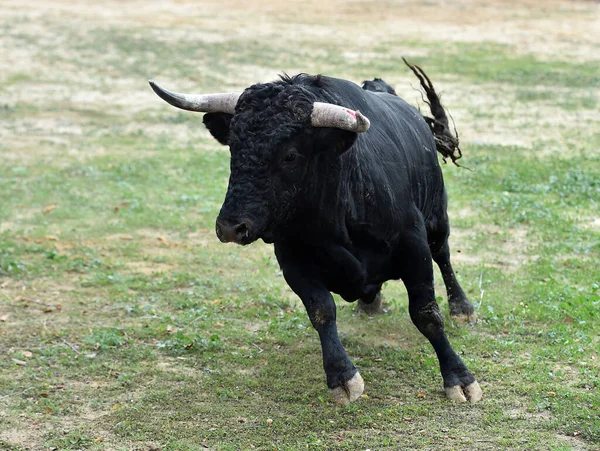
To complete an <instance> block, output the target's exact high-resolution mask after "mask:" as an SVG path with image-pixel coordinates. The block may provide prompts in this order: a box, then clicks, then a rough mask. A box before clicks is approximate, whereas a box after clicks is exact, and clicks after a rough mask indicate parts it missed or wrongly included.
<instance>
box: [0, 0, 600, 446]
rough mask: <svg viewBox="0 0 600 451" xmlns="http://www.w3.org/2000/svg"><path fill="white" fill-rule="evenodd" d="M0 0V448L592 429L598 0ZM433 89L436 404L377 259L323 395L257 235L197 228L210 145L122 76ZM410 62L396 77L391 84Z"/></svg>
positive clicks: (598, 301)
mask: <svg viewBox="0 0 600 451" xmlns="http://www.w3.org/2000/svg"><path fill="white" fill-rule="evenodd" d="M539 3H540V2H533V1H528V0H515V1H512V2H506V1H500V0H494V1H491V2H477V1H475V0H456V1H442V0H430V1H416V0H414V1H409V0H406V1H382V2H373V1H345V0H334V1H331V2H323V1H320V2H318V1H315V0H305V1H302V2H260V1H258V0H249V1H244V2H242V1H237V0H221V1H219V2H216V1H212V0H211V1H209V0H207V1H202V2H194V1H191V0H190V1H188V0H179V1H175V0H173V1H164V2H163V1H147V0H146V1H141V0H132V1H127V2H117V1H103V2H87V1H66V0H56V1H52V2H51V1H33V0H21V1H16V0H6V1H3V2H2V5H1V6H0V51H1V53H2V58H1V59H0V69H1V70H0V199H1V207H0V449H8V450H50V449H53V450H66V449H70V450H78V449H90V450H132V449H135V450H147V451H150V450H155V451H156V450H182V451H183V450H201V449H207V448H208V449H214V450H238V449H263V450H297V449H327V450H328V449H340V450H341V449H345V450H366V449H371V450H396V449H444V450H446V449H449V450H464V449H474V450H496V449H532V450H533V449H536V450H537V449H539V450H571V449H574V450H594V449H600V352H599V350H600V320H599V315H598V312H599V311H600V269H599V268H598V263H599V261H600V176H599V174H600V112H599V111H600V52H599V51H598V49H600V35H599V34H598V33H593V30H594V29H595V30H598V29H599V28H600V8H598V5H597V4H596V3H595V2H591V1H562V2H561V1H554V0H551V1H548V2H543V5H541V6H540V4H539ZM402 56H406V57H407V58H408V59H409V60H410V61H412V62H415V63H417V64H420V65H421V66H422V67H423V68H424V69H425V71H426V72H427V73H428V74H429V75H430V76H431V78H432V79H433V82H434V84H435V85H436V87H437V88H439V90H440V91H442V93H443V100H444V101H445V103H446V106H447V107H448V108H449V109H450V112H451V114H452V116H453V117H454V120H455V122H456V126H457V128H458V130H459V132H460V133H461V139H462V143H463V152H464V159H463V160H461V161H462V163H463V164H464V165H465V166H467V167H469V168H471V169H473V171H469V170H466V169H460V168H457V167H454V166H452V165H446V166H444V168H443V169H444V175H445V178H446V184H447V188H448V191H449V196H450V207H449V213H450V217H451V221H452V225H453V232H452V237H451V246H452V250H453V260H454V262H455V268H456V269H457V270H458V277H459V280H460V281H461V283H462V285H463V287H464V288H465V290H466V291H467V293H468V295H469V296H470V298H471V300H472V301H473V302H474V303H475V305H476V308H477V312H478V315H479V322H478V323H477V324H476V325H474V326H463V327H461V326H459V325H457V324H454V323H453V322H452V320H451V319H450V317H449V315H448V305H447V302H446V299H445V296H442V295H443V294H444V290H443V287H442V285H441V277H439V273H436V279H439V281H438V282H437V292H438V296H439V298H438V300H439V302H440V305H441V309H442V311H443V312H444V316H445V320H446V324H447V331H448V334H449V337H450V340H451V342H452V343H453V345H454V348H455V349H456V350H457V352H459V353H460V354H461V355H462V358H463V359H464V360H465V362H466V364H467V365H468V367H469V368H470V369H471V371H472V372H473V373H474V374H475V376H476V377H477V378H478V380H479V381H480V383H481V386H482V388H483V390H484V399H483V400H482V401H481V402H480V403H479V404H476V405H474V406H470V405H457V404H453V403H451V402H449V401H447V400H446V399H445V397H444V394H443V390H442V380H441V377H440V375H439V370H438V364H437V360H436V358H435V355H434V353H433V351H432V349H431V347H430V345H429V343H428V342H427V341H426V340H425V338H424V337H422V336H421V335H420V333H419V332H418V331H417V330H416V328H415V327H414V326H413V325H412V323H411V321H410V318H409V315H408V309H407V299H406V293H405V291H404V288H403V287H402V284H401V283H399V282H389V283H387V284H386V285H385V287H384V296H385V300H386V304H387V313H386V314H383V315H380V316H376V317H368V316H362V315H357V314H356V313H355V310H354V308H355V307H354V305H353V304H346V303H344V302H343V301H341V300H340V301H338V302H337V305H338V327H339V329H340V334H341V338H342V341H343V342H344V344H345V346H346V347H347V350H348V353H349V355H350V357H351V358H352V359H353V360H354V361H355V363H356V364H357V366H358V367H359V368H360V371H361V374H362V376H363V377H364V379H365V382H366V389H365V395H364V396H363V397H361V398H360V399H359V400H358V401H357V402H356V403H354V404H352V405H350V406H348V407H345V408H338V407H336V406H335V405H334V404H333V403H332V401H331V399H330V397H329V394H328V391H327V387H326V385H325V378H324V373H323V370H322V367H321V353H320V345H319V341H318V337H317V334H316V333H315V332H314V331H313V329H312V327H311V325H310V322H309V320H308V318H307V315H306V313H305V311H304V308H303V307H302V305H301V303H300V302H299V300H298V299H297V298H296V297H295V296H294V295H293V293H292V292H291V291H290V290H289V288H288V287H287V286H286V284H285V282H284V280H283V278H282V276H281V273H280V272H279V268H278V266H277V263H276V261H275V259H274V256H273V252H272V248H271V246H267V245H265V244H262V243H256V244H254V245H252V246H249V247H246V248H241V247H236V246H233V245H224V244H221V243H220V242H219V241H218V239H217V238H216V236H215V234H214V221H215V218H216V215H217V213H218V210H219V208H220V204H221V202H222V200H223V198H224V195H225V190H226V187H227V180H228V175H229V174H228V167H229V166H228V164H229V162H228V158H229V157H228V152H227V150H226V149H225V148H222V147H220V146H219V145H218V144H217V143H216V141H214V140H212V138H211V137H210V136H209V134H208V132H207V131H206V130H205V129H204V128H203V126H202V123H201V119H202V116H201V115H199V114H192V113H185V112H183V111H179V110H175V109H174V108H171V107H169V106H168V105H166V104H165V103H164V102H162V101H161V100H160V99H159V98H158V97H156V96H155V95H154V94H153V93H152V91H151V90H150V88H149V87H148V85H147V83H146V80H147V79H148V78H151V77H153V78H155V79H156V80H157V81H158V82H160V83H161V84H164V86H166V87H169V88H172V89H176V90H180V91H192V92H193V91H196V92H210V91H228V90H235V89H242V88H244V87H246V86H249V85H250V84H252V83H255V82H258V81H268V80H272V79H274V78H275V77H276V76H277V74H278V73H280V72H281V71H286V72H287V73H289V74H294V73H297V72H301V71H303V72H309V73H325V74H328V75H332V76H337V77H341V78H348V79H351V80H354V81H356V82H360V81H362V80H364V79H367V78H373V77H374V76H378V77H383V78H384V79H385V80H386V81H388V82H389V83H390V84H392V85H395V87H396V90H397V91H398V93H399V94H400V95H401V96H402V97H404V98H406V99H407V100H409V101H410V102H412V103H413V104H417V102H419V103H421V104H422V102H421V100H420V96H419V94H418V93H417V92H416V91H415V90H414V89H413V87H412V86H416V85H417V82H416V80H415V79H414V76H413V75H412V74H411V73H410V72H409V71H408V69H407V68H406V67H405V66H404V65H403V63H402V60H401V57H402ZM411 85H412V86H411Z"/></svg>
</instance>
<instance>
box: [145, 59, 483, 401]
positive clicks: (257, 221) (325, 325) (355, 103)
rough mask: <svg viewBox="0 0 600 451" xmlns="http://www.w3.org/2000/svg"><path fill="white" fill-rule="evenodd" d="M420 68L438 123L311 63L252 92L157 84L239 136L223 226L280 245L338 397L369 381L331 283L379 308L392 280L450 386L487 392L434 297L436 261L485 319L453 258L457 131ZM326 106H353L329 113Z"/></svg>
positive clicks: (455, 294)
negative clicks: (449, 194)
mask: <svg viewBox="0 0 600 451" xmlns="http://www.w3.org/2000/svg"><path fill="white" fill-rule="evenodd" d="M411 69H413V71H415V68H414V67H412V66H411ZM415 74H416V75H417V76H419V78H420V80H421V84H422V86H423V87H424V89H425V91H426V92H427V95H428V98H429V103H430V104H431V109H432V113H433V114H434V116H435V118H436V119H439V120H436V119H431V118H426V119H428V122H429V125H428V122H426V120H425V119H424V117H423V116H422V115H421V114H420V113H419V111H417V110H416V109H415V108H414V107H412V106H411V105H409V104H408V103H406V102H405V101H404V100H402V99H401V98H399V97H397V96H396V95H394V94H393V92H394V91H393V89H392V88H391V87H389V89H387V88H386V87H387V86H388V85H386V84H385V82H383V81H381V80H378V79H377V80H376V82H377V83H376V88H377V89H374V88H371V86H373V85H372V84H371V85H370V84H368V83H367V84H366V85H365V89H361V88H360V87H359V86H357V85H356V84H354V83H351V82H349V81H346V80H340V79H335V78H329V77H325V76H310V75H306V74H300V75H297V76H295V77H287V76H286V77H282V79H281V80H279V81H276V82H272V83H264V84H257V85H253V86H251V87H249V88H248V89H246V90H245V91H244V92H243V93H241V94H236V93H230V94H222V95H209V96H198V95H187V94H177V93H173V92H170V91H167V90H164V89H163V88H160V87H159V86H158V85H156V84H154V83H153V82H151V85H152V87H153V89H154V90H155V92H156V93H157V94H158V95H160V96H161V97H162V98H163V99H165V100H166V101H168V102H169V103H171V104H173V105H175V106H177V107H179V108H183V109H188V110H192V111H203V112H208V114H206V115H205V116H204V123H205V124H206V126H207V127H208V129H209V130H210V132H211V133H212V134H213V136H214V137H215V138H216V139H217V140H218V141H219V142H221V143H222V144H225V145H228V146H229V147H230V151H231V176H230V179H229V187H228V190H227V195H226V197H225V201H224V203H223V206H222V208H221V212H220V214H219V217H218V219H217V226H216V230H217V235H218V237H219V239H220V240H221V241H224V242H226V241H233V242H236V243H238V244H249V243H251V242H253V241H255V240H257V239H259V238H260V239H263V240H264V241H265V242H269V243H271V242H272V243H273V244H274V248H275V255H276V257H277V261H278V262H279V265H280V267H281V269H282V271H283V275H284V277H285V280H286V281H287V283H288V284H289V286H290V287H291V288H292V290H293V291H294V292H295V293H296V294H297V295H298V296H299V297H300V299H301V300H302V302H303V304H304V306H305V307H306V310H307V312H308V316H309V318H310V321H311V322H312V325H313V326H314V328H315V329H316V331H317V332H318V334H319V338H320V340H321V347H322V351H323V367H324V369H325V374H326V376H327V385H328V387H329V388H330V390H331V391H332V394H333V397H334V399H335V401H336V402H337V403H339V404H346V403H348V402H352V401H354V400H355V399H357V398H358V397H359V396H360V395H361V393H362V392H363V388H364V382H363V379H362V377H361V376H360V374H359V372H358V370H357V368H356V367H355V366H354V364H353V363H352V361H351V360H350V358H349V357H348V355H347V353H346V350H345V349H344V346H343V345H342V343H341V342H340V339H339V337H338V332H337V326H336V306H335V302H334V300H333V297H332V295H331V292H334V293H338V294H339V295H341V296H342V298H344V299H345V300H346V301H350V302H352V301H356V300H358V301H359V306H360V307H362V308H363V309H364V310H367V311H375V310H377V308H378V306H379V304H380V302H381V297H380V290H381V286H382V284H383V283H384V282H385V281H387V280H390V279H401V280H402V281H403V282H404V284H405V286H406V290H407V292H408V297H409V312H410V317H411V319H412V321H413V323H414V324H415V326H416V327H417V328H418V329H419V331H421V333H422V334H423V335H425V337H426V338H427V339H428V340H429V342H430V343H431V345H432V346H433V348H434V350H435V352H436V354H437V357H438V360H439V363H440V370H441V373H442V377H443V380H444V388H445V390H446V394H447V396H448V397H449V398H450V399H453V400H456V401H467V400H469V401H470V402H472V403H474V402H477V401H478V400H479V399H481V396H482V392H481V389H480V387H479V384H478V383H477V381H476V380H475V378H474V377H473V375H472V374H471V373H470V372H469V371H468V369H467V367H466V366H465V364H464V363H463V361H462V360H461V359H460V357H459V356H458V355H457V354H456V352H455V351H454V350H453V349H452V347H451V345H450V343H449V342H448V339H447V337H446V334H445V332H444V324H443V320H442V315H441V314H440V311H439V308H438V305H437V302H436V298H435V293H434V284H433V268H432V260H433V261H435V262H436V263H437V264H438V266H439V268H440V270H441V272H442V275H443V279H444V283H445V285H446V289H447V294H448V301H449V305H450V313H451V314H452V315H453V316H463V317H467V318H469V319H473V318H474V311H473V307H472V305H471V303H470V302H469V300H468V299H467V297H466V295H465V294H464V292H463V290H462V289H461V287H460V285H459V284H458V282H457V280H456V278H455V275H454V271H453V269H452V266H451V264H450V252H449V248H448V236H449V233H450V228H449V222H448V215H447V208H446V207H447V198H446V190H445V188H444V182H443V178H442V172H441V168H440V165H439V162H438V156H437V153H436V143H437V144H438V148H439V145H440V142H441V140H443V138H444V137H443V136H440V135H437V134H436V127H437V129H438V130H439V129H440V128H446V129H447V119H446V117H445V114H444V113H443V109H442V108H441V105H440V104H439V98H438V97H437V95H436V94H435V91H434V90H433V86H432V85H431V82H430V81H429V79H428V78H427V77H426V75H425V74H424V73H423V72H422V71H421V72H420V73H418V72H416V71H415ZM420 75H422V76H420ZM423 77H424V78H425V79H426V80H427V82H428V83H425V82H424V80H423ZM382 83H383V84H382ZM382 86H383V89H382ZM390 90H391V91H390ZM382 91H383V92H382ZM390 92H391V93H390ZM211 96H214V97H211ZM227 96H228V97H227ZM315 102H321V104H320V105H321V106H318V105H319V104H318V103H315ZM323 105H325V110H327V109H328V108H330V107H331V105H340V106H343V107H344V108H346V109H343V108H339V107H333V109H334V110H335V111H334V112H333V113H332V112H325V113H323V114H322V115H320V113H319V112H320V111H321V110H323ZM319 108H320V109H319ZM336 108H337V109H336ZM436 109H437V111H436ZM325 110H323V111H325ZM327 111H329V110H327ZM332 111H333V110H332ZM334 116H335V118H334V119H331V118H332V117H334ZM323 117H325V119H323ZM365 117H366V118H368V120H366V119H364V118H365ZM369 120H370V128H369ZM448 136H450V135H448ZM453 142H454V141H453ZM457 143H458V140H456V144H457ZM453 160H454V158H453Z"/></svg>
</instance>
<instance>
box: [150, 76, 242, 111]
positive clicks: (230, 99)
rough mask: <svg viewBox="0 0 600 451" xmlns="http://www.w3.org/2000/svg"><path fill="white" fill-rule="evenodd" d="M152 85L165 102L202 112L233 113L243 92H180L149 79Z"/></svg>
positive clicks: (183, 108)
mask: <svg viewBox="0 0 600 451" xmlns="http://www.w3.org/2000/svg"><path fill="white" fill-rule="evenodd" d="M148 83H150V87H151V88H152V89H153V90H154V92H155V93H156V94H157V95H158V96H159V97H160V98H161V99H163V100H164V101H165V102H167V103H170V104H171V105H173V106H175V107H177V108H181V109H182V110H188V111H198V112H201V113H229V114H233V112H234V110H235V106H236V105H237V101H238V99H239V98H240V95H241V94H242V93H241V92H227V93H222V94H180V93H178V92H173V91H169V90H168V89H165V88H162V87H160V86H159V85H158V84H156V83H155V82H154V80H148Z"/></svg>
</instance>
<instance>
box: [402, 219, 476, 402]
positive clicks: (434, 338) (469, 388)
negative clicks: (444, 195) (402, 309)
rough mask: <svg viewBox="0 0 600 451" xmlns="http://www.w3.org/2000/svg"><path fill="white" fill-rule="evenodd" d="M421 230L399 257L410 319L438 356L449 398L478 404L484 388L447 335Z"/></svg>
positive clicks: (409, 241)
mask: <svg viewBox="0 0 600 451" xmlns="http://www.w3.org/2000/svg"><path fill="white" fill-rule="evenodd" d="M417 229H421V231H422V233H419V232H418V231H415V232H414V235H412V236H406V237H405V238H406V239H405V241H404V243H403V245H402V246H401V247H400V249H399V254H398V255H399V260H400V261H401V274H402V276H401V277H402V281H403V282H404V285H405V286H406V290H407V291H408V301H409V312H410V317H411V319H412V321H413V323H414V324H415V326H417V328H418V329H419V331H420V332H421V333H422V334H423V335H425V337H426V338H427V339H428V340H429V342H430V343H431V345H432V346H433V349H434V350H435V353H436V354H437V357H438V360H439V362H440V371H441V373H442V378H443V379H444V389H445V391H446V395H447V396H448V398H450V399H451V400H453V401H460V402H464V401H467V400H468V401H470V402H471V403H476V402H477V401H479V400H480V399H481V397H482V391H481V388H480V387H479V384H478V383H477V380H476V379H475V377H473V375H472V374H471V373H470V372H469V370H468V369H467V367H466V366H465V364H464V363H463V361H462V360H461V358H460V357H459V356H458V355H457V354H456V352H454V350H453V349H452V346H450V342H449V341H448V338H447V336H446V333H445V332H444V321H443V319H442V315H441V314H440V310H439V308H438V305H437V302H436V301H435V292H434V286H433V267H432V258H431V252H430V249H429V247H428V245H427V241H426V234H425V229H424V227H423V226H421V227H417Z"/></svg>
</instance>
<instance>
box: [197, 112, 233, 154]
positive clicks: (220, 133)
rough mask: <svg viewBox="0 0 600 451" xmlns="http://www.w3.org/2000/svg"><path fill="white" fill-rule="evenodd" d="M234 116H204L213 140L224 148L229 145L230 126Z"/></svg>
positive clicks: (218, 114) (221, 114) (219, 114)
mask: <svg viewBox="0 0 600 451" xmlns="http://www.w3.org/2000/svg"><path fill="white" fill-rule="evenodd" d="M232 117H233V114H229V113H206V114H205V115H204V119H202V122H204V125H205V126H206V128H208V131H209V132H210V134H211V135H213V138H215V139H216V140H217V141H219V142H220V143H221V144H223V145H224V146H226V145H228V144H229V124H230V123H231V118H232Z"/></svg>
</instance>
